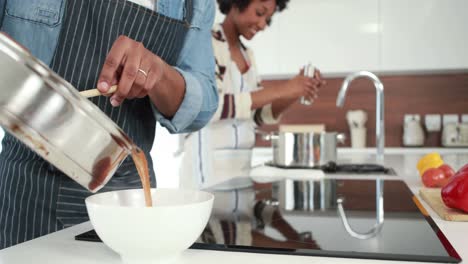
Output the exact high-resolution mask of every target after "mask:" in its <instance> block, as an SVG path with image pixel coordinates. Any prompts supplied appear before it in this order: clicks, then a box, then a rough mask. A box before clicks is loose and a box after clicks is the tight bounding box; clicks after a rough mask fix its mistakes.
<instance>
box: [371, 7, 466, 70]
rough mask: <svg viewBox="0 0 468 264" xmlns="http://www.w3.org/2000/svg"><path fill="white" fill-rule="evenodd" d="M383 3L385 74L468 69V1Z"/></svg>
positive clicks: (383, 60) (383, 59)
mask: <svg viewBox="0 0 468 264" xmlns="http://www.w3.org/2000/svg"><path fill="white" fill-rule="evenodd" d="M380 2H381V7H380V9H381V12H380V14H381V23H382V32H381V34H382V38H381V45H382V46H381V54H382V65H381V68H382V70H399V71H400V70H426V69H428V70H432V69H461V68H468V52H466V47H467V46H468V30H467V28H466V25H467V22H468V17H467V16H466V12H467V10H468V1H466V0H450V1H447V0H411V1H407V0H380Z"/></svg>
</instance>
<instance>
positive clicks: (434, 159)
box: [416, 152, 444, 176]
mask: <svg viewBox="0 0 468 264" xmlns="http://www.w3.org/2000/svg"><path fill="white" fill-rule="evenodd" d="M442 164H444V161H443V160H442V157H441V156H440V154H439V153H436V152H434V153H429V154H426V155H424V156H423V157H422V158H421V159H420V160H419V161H418V164H417V165H416V168H417V169H418V171H419V175H421V176H422V175H423V174H424V172H425V171H427V170H428V169H431V168H438V167H440V166H441V165H442Z"/></svg>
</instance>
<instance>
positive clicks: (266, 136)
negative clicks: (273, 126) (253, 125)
mask: <svg viewBox="0 0 468 264" xmlns="http://www.w3.org/2000/svg"><path fill="white" fill-rule="evenodd" d="M255 134H258V135H260V136H261V138H262V140H265V141H272V140H276V139H278V134H277V133H275V132H266V131H262V130H260V129H255Z"/></svg>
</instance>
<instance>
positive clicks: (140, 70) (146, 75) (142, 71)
mask: <svg viewBox="0 0 468 264" xmlns="http://www.w3.org/2000/svg"><path fill="white" fill-rule="evenodd" d="M138 71H139V72H141V73H142V74H143V75H144V76H145V77H148V74H147V73H146V72H145V71H144V70H142V69H138Z"/></svg>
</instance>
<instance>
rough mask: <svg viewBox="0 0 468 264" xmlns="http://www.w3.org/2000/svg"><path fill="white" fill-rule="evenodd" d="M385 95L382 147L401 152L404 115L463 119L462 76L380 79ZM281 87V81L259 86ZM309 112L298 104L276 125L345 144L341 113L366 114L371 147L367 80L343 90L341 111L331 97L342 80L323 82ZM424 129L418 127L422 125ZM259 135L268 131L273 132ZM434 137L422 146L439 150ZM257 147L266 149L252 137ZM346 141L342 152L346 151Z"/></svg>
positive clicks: (465, 93) (466, 83)
mask: <svg viewBox="0 0 468 264" xmlns="http://www.w3.org/2000/svg"><path fill="white" fill-rule="evenodd" d="M380 79H381V80H382V82H383V84H384V94H385V137H386V140H385V146H387V147H400V146H402V136H403V118H404V114H420V115H422V117H423V115H425V114H433V113H438V114H462V113H465V114H466V113H468V73H464V74H440V75H399V76H385V77H380ZM269 82H283V81H281V80H275V81H265V83H266V84H268V83H269ZM327 82H328V84H327V86H325V87H323V89H322V90H321V91H320V94H319V98H318V99H317V101H316V102H314V104H313V105H312V106H303V105H300V104H299V103H296V104H294V105H293V106H291V107H290V108H289V109H288V110H287V111H286V112H285V113H284V115H283V118H282V120H281V124H317V123H324V124H325V125H326V130H327V131H338V132H345V133H346V134H347V136H348V139H349V128H348V125H347V122H346V112H347V111H349V110H355V109H362V110H365V111H366V112H367V114H368V121H367V123H366V127H367V146H368V147H371V146H375V100H376V99H375V89H374V86H373V84H372V82H371V81H370V80H367V79H357V80H355V81H354V82H352V83H351V85H350V87H349V88H348V92H347V95H346V100H345V104H344V107H343V108H337V107H336V104H335V103H336V97H337V95H338V91H339V89H340V86H341V83H342V82H343V78H328V79H327ZM422 124H424V122H422ZM261 129H263V130H267V131H272V130H276V129H277V127H276V126H264V127H262V128H261ZM440 136H441V133H440V132H431V133H426V140H425V146H426V147H438V146H441V141H440ZM257 145H258V146H268V145H269V143H268V142H264V141H262V140H261V139H259V138H258V137H257ZM349 145H350V141H349V140H347V142H346V144H345V145H344V146H349Z"/></svg>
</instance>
